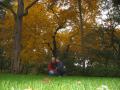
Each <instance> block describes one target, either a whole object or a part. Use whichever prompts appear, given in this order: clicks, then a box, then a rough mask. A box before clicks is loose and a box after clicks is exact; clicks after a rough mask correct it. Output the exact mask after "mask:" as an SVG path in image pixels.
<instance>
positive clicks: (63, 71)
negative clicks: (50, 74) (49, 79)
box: [56, 59, 65, 76]
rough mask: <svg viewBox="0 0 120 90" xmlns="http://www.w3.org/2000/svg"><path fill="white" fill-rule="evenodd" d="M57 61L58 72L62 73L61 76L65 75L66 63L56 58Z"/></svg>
mask: <svg viewBox="0 0 120 90" xmlns="http://www.w3.org/2000/svg"><path fill="white" fill-rule="evenodd" d="M56 62H57V66H56V69H57V74H58V75H60V76H63V75H64V73H65V70H64V64H63V62H62V61H60V60H59V59H56Z"/></svg>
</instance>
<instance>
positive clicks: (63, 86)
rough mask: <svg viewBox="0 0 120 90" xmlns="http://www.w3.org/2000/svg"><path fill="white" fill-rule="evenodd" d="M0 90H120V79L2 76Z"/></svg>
mask: <svg viewBox="0 0 120 90" xmlns="http://www.w3.org/2000/svg"><path fill="white" fill-rule="evenodd" d="M0 90H120V78H108V77H107V78H105V77H82V76H64V77H48V76H46V75H12V74H0Z"/></svg>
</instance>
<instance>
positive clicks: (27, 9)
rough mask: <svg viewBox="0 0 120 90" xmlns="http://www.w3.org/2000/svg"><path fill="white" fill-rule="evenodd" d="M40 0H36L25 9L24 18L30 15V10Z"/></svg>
mask: <svg viewBox="0 0 120 90" xmlns="http://www.w3.org/2000/svg"><path fill="white" fill-rule="evenodd" d="M38 1H39V0H34V1H33V2H31V3H30V4H29V5H28V6H27V7H26V8H25V11H24V14H23V16H26V15H27V14H28V11H29V9H30V8H31V7H32V6H33V5H34V4H36V3H37V2H38Z"/></svg>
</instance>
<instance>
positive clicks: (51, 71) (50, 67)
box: [48, 57, 57, 75]
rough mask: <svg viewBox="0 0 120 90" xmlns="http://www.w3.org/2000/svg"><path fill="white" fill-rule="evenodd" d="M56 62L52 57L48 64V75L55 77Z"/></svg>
mask: <svg viewBox="0 0 120 90" xmlns="http://www.w3.org/2000/svg"><path fill="white" fill-rule="evenodd" d="M56 64H57V63H56V60H55V58H54V57H52V61H51V62H50V63H49V64H48V73H49V75H56V73H57V70H56Z"/></svg>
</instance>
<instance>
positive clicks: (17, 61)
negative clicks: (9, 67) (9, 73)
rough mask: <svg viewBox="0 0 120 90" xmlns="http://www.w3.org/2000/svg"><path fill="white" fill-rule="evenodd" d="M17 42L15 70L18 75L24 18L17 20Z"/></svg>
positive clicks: (15, 43)
mask: <svg viewBox="0 0 120 90" xmlns="http://www.w3.org/2000/svg"><path fill="white" fill-rule="evenodd" d="M15 21H16V22H15V26H16V27H15V37H14V39H15V42H14V46H15V47H14V62H13V70H14V72H15V73H18V72H19V71H20V70H19V69H20V51H21V31H22V18H21V17H17V18H16V20H15Z"/></svg>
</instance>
